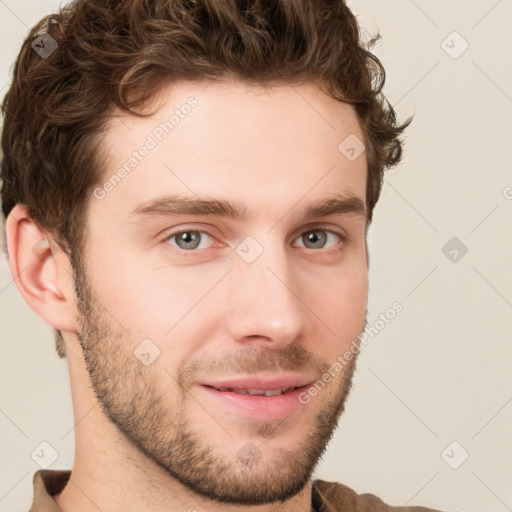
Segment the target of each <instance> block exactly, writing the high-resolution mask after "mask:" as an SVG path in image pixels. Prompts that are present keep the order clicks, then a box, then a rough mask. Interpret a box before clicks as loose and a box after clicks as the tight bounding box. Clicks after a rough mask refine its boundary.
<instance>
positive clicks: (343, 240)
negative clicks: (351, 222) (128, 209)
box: [162, 226, 348, 254]
mask: <svg viewBox="0 0 512 512" xmlns="http://www.w3.org/2000/svg"><path fill="white" fill-rule="evenodd" d="M314 231H325V232H326V233H331V234H333V235H336V236H337V237H339V239H340V242H339V243H341V247H337V245H338V244H337V245H336V246H333V247H328V248H327V249H323V248H320V249H310V250H312V251H341V250H342V249H343V247H344V246H345V244H346V243H347V241H348V238H347V236H346V235H344V234H342V233H339V232H337V231H333V230H331V229H327V228H325V227H323V226H313V227H311V228H309V229H307V230H305V231H303V232H302V233H301V234H300V235H299V237H297V238H300V237H301V236H303V235H304V234H306V233H311V232H314ZM191 232H193V233H201V234H206V235H208V236H209V237H211V238H213V239H215V237H214V236H213V235H211V234H210V233H208V232H207V231H204V230H201V229H196V228H181V229H179V230H177V231H173V232H171V233H169V234H167V235H166V237H165V238H164V239H163V240H162V242H168V241H169V240H170V239H171V238H174V237H175V236H177V235H181V234H183V233H191ZM166 245H167V246H170V244H168V243H167V244H166ZM169 248H170V250H171V251H176V252H178V253H191V254H192V253H198V252H201V251H206V250H207V249H190V250H186V249H181V248H180V247H175V246H170V247H169ZM209 248H210V247H209ZM209 248H208V249H209ZM302 248H303V249H307V247H302Z"/></svg>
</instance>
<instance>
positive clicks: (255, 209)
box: [74, 81, 368, 505]
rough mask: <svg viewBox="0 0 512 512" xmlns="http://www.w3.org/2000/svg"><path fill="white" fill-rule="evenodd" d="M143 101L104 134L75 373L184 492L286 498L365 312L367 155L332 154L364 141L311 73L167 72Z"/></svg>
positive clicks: (299, 480)
mask: <svg viewBox="0 0 512 512" xmlns="http://www.w3.org/2000/svg"><path fill="white" fill-rule="evenodd" d="M189 98H193V100H189V101H188V103H187V100H188V99H189ZM159 99H160V101H161V103H160V109H159V110H158V111H157V113H156V114H153V115H152V116H151V117H149V118H136V117H134V116H126V115H125V116H123V117H117V118H114V119H113V121H112V122H111V124H110V125H109V127H108V129H107V131H106V134H105V137H104V141H103V146H104V148H105V150H106V151H108V155H109V159H108V160H109V163H108V169H107V170H106V172H105V179H104V181H103V183H101V184H100V187H101V188H98V189H96V190H95V193H94V195H93V197H92V198H91V201H90V205H89V210H88V220H87V224H88V241H87V250H86V252H85V254H84V256H83V259H82V261H81V262H80V261H79V262H75V263H74V270H75V272H76V283H75V285H76V294H77V308H78V313H79V320H80V329H79V332H78V333H77V336H78V339H79V341H80V344H81V346H82V349H83V354H84V359H85V362H86V364H87V370H88V372H89V376H90V380H91V384H92V387H93V389H94V391H95V393H96V396H97V398H98V401H99V402H100V404H101V406H102V409H103V411H104V413H105V414H106V416H107V417H108V418H109V419H110V420H111V421H112V422H113V423H114V424H115V425H116V426H117V428H118V429H119V430H120V431H121V432H122V433H123V434H124V435H125V436H126V438H127V439H128V440H129V441H130V442H131V443H132V445H133V446H134V447H135V448H137V449H138V450H140V451H141V452H142V453H143V454H144V455H145V456H146V457H147V458H148V463H155V464H157V465H158V466H159V467H160V468H163V469H164V470H165V471H167V472H168V474H169V475H171V476H172V477H173V478H175V479H177V480H178V481H179V482H181V483H182V484H184V485H185V486H187V487H188V488H189V489H191V490H192V491H193V492H195V493H198V494H201V495H202V496H205V497H207V498H210V499H215V500H220V501H224V502H229V503H239V504H253V505H255V504H262V503H269V502H273V501H277V500H285V499H288V498H290V497H292V496H294V495H295V494H297V493H298V492H299V491H300V490H301V489H302V488H303V487H304V486H305V484H306V483H307V482H308V481H309V479H310V477H311V475H312V473H313V471H314V468H315V466H316V464H317V462H318V460H319V458H320V456H321V454H322V453H323V451H324V450H325V447H326V444H327V442H328V441H329V439H330V438H331V436H332V434H333V431H334V429H335V428H336V425H337V422H338V418H339V416H340V414H341V413H342V411H343V408H344V403H345V400H346V398H347V395H348V392H349V389H350V385H351V378H352V375H353V372H354V368H355V362H356V358H355V357H354V358H352V359H351V360H350V361H349V362H345V364H343V365H338V366H334V367H333V365H335V362H336V361H337V360H338V359H337V358H338V357H339V356H343V354H344V353H345V352H346V351H347V350H348V349H349V347H350V346H351V344H352V343H353V342H354V341H357V337H358V335H359V334H360V333H361V331H362V329H363V327H364V323H365V314H366V305H367V292H368V272H367V260H366V243H365V234H366V218H365V215H364V212H361V211H358V208H357V205H358V204H359V203H357V198H359V199H360V202H361V203H362V206H363V207H364V206H365V203H364V198H365V188H366V160H365V156H364V154H363V155H361V156H360V157H359V158H357V159H355V160H354V159H347V158H346V157H345V156H344V155H343V154H342V153H341V152H340V150H339V149H338V146H339V145H340V143H341V142H342V141H344V140H345V139H346V138H347V137H348V136H357V137H358V138H359V139H361V140H362V139H363V136H362V134H361V131H360V128H359V126H358V122H357V118H356V115H355V113H354V111H353V110H352V108H351V107H349V106H347V105H344V104H340V103H339V102H337V101H335V100H334V99H332V98H330V97H328V96H327V95H325V94H323V93H322V92H321V91H320V90H319V89H317V88H316V86H314V85H313V84H306V85H301V86H298V87H295V88H294V87H291V86H285V85H283V86H278V87H275V88H273V89H269V90H263V89H259V88H256V87H254V86H249V85H243V84H240V83H237V82H234V81H224V82H222V83H218V84H213V83H211V84H209V85H207V83H204V82H203V83H198V82H195V83H192V82H179V83H176V84H173V85H171V86H169V87H167V88H166V89H165V90H164V91H162V93H161V95H160V96H159ZM185 105H188V108H187V107H185ZM172 116H174V117H172ZM165 123H167V124H165ZM143 146H145V147H146V148H147V150H143V149H142V147H143ZM130 159H131V160H130ZM123 166H124V167H123ZM120 169H124V171H125V172H122V171H119V170H120ZM114 175H115V177H114ZM109 180H110V181H109ZM107 183H110V185H108V184H107ZM164 195H166V196H167V198H166V201H164V202H161V201H160V202H158V200H157V198H161V197H162V196H164ZM171 196H172V197H171ZM347 198H352V200H349V201H347ZM354 198H355V201H354ZM171 200H174V201H171ZM205 201H208V202H207V203H205ZM321 204H322V205H323V207H322V208H318V206H320V205H321ZM314 207H316V208H315V209H313V208H314ZM134 212H135V213H134ZM340 366H341V368H340ZM333 368H335V369H333ZM326 372H328V373H329V375H330V376H331V378H330V379H327V378H325V375H326ZM319 382H321V384H319ZM220 388H222V389H220ZM284 388H293V389H292V390H290V391H287V392H285V393H283V390H284ZM313 388H315V389H316V392H314V391H312V392H310V390H311V389H313ZM235 389H236V390H235ZM278 389H281V392H280V391H278ZM271 390H273V391H271ZM265 391H266V394H267V395H271V396H262V393H264V392H265ZM247 393H249V394H247ZM276 393H281V394H276ZM306 398H309V399H308V400H306Z"/></svg>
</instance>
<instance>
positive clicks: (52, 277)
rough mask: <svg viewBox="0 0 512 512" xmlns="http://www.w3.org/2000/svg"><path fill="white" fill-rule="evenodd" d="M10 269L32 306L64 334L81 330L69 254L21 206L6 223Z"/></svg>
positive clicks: (15, 208) (26, 299) (14, 209)
mask: <svg viewBox="0 0 512 512" xmlns="http://www.w3.org/2000/svg"><path fill="white" fill-rule="evenodd" d="M5 230H6V241H7V252H8V259H9V267H10V269H11V274H12V276H13V279H14V282H15V283H16V286H17V287H18V290H19V291H20V293H21V295H22V296H23V298H24V299H25V301H26V302H27V303H28V305H29V306H30V307H31V308H32V309H33V310H34V311H35V312H36V313H37V314H38V315H39V316H40V317H41V318H42V319H43V320H44V321H45V322H46V323H48V324H49V325H51V326H52V327H54V328H55V329H59V330H60V331H77V327H78V326H77V321H76V318H75V304H76V300H75V291H74V282H73V271H72V267H71V264H70V262H69V258H68V257H67V255H66V254H65V253H64V252H63V251H62V250H61V249H60V248H59V247H58V246H57V245H56V244H55V242H54V240H53V238H52V237H51V236H50V235H47V234H46V233H44V232H43V231H41V229H40V228H39V226H38V225H37V224H36V223H35V222H34V221H33V220H32V219H31V218H30V217H29V216H28V212H27V210H26V207H25V206H23V205H20V204H17V205H16V206H15V207H14V208H13V209H12V210H11V212H10V213H9V216H8V217H7V220H6V224H5Z"/></svg>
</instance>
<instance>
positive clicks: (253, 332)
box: [227, 244, 308, 350]
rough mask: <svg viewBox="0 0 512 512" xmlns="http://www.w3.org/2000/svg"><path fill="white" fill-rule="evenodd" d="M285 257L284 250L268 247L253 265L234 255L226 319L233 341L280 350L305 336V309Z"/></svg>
mask: <svg viewBox="0 0 512 512" xmlns="http://www.w3.org/2000/svg"><path fill="white" fill-rule="evenodd" d="M274 245H276V246H277V244H274ZM287 258H288V256H287V255H286V248H285V247H283V246H281V247H279V246H278V247H270V244H267V246H266V247H264V250H263V253H262V254H261V255H260V256H259V257H258V258H257V259H256V260H255V261H253V262H252V263H248V262H247V261H245V260H244V259H243V258H241V257H238V256H237V255H235V258H234V268H233V271H232V272H230V287H229V288H230V291H229V303H230V308H229V313H228V316H227V325H228V329H229V333H230V336H231V338H232V339H233V340H235V341H237V342H239V343H243V344H250V345H251V346H253V345H255V344H259V345H261V346H262V347H263V346H264V347H266V348H271V349H275V350H282V349H284V348H285V346H286V345H288V344H290V343H293V342H296V341H297V339H299V337H301V336H303V335H305V329H306V328H307V321H308V320H307V316H306V311H307V308H306V306H305V305H304V302H305V301H304V298H303V297H301V295H302V293H303V292H302V291H301V290H300V282H299V276H298V275H296V272H294V269H293V268H291V267H290V264H289V262H288V261H287Z"/></svg>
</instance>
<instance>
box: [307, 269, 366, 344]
mask: <svg viewBox="0 0 512 512" xmlns="http://www.w3.org/2000/svg"><path fill="white" fill-rule="evenodd" d="M313 289H314V294H313V295H312V297H311V305H310V307H311V309H312V310H313V312H314V313H316V315H318V317H320V318H321V319H322V321H323V322H324V323H325V324H326V325H327V326H328V327H329V328H330V329H331V334H332V337H333V338H332V339H333V344H334V345H336V347H337V349H339V346H340V343H343V346H345V345H347V346H348V345H350V343H351V342H352V341H353V340H354V339H356V337H357V335H358V334H360V332H361V330H362V328H363V322H364V318H365V315H366V308H367V302H368V272H367V269H366V266H365V265H364V264H363V265H361V264H358V265H354V266H351V267H350V268H349V269H347V268H344V269H340V270H339V271H338V272H331V273H329V274H326V275H325V276H324V279H323V280H322V281H321V282H317V283H316V284H315V286H314V288H313ZM318 321H319V320H318ZM332 331H334V333H336V334H333V333H332ZM322 332H326V333H329V332H330V331H329V330H326V329H324V330H322Z"/></svg>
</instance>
